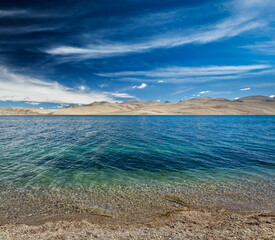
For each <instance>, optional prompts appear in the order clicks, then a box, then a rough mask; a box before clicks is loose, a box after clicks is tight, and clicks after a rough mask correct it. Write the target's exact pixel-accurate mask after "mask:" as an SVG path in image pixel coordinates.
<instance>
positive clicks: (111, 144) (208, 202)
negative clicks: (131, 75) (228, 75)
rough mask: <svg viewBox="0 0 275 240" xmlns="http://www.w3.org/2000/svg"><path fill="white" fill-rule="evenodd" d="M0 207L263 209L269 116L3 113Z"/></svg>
mask: <svg viewBox="0 0 275 240" xmlns="http://www.w3.org/2000/svg"><path fill="white" fill-rule="evenodd" d="M0 169H1V172H0V215H1V216H0V217H1V219H4V220H2V221H3V222H5V221H6V222H24V221H25V220H26V219H28V218H33V216H45V217H46V216H51V215H58V214H60V215H62V214H83V213H85V214H94V215H103V216H111V217H112V218H125V219H135V220H137V219H146V218H150V217H152V216H155V215H156V214H158V213H162V212H164V211H166V210H169V209H174V208H176V207H178V206H177V204H175V203H172V202H170V201H168V200H167V198H166V197H165V196H166V195H170V196H175V197H178V198H181V199H182V200H184V201H185V202H187V203H189V204H190V205H191V206H192V207H195V208H205V207H206V208H227V209H232V210H241V211H269V210H275V208H274V205H275V204H274V203H275V199H274V194H275V187H274V181H275V171H274V170H275V117H274V116H3V117H0Z"/></svg>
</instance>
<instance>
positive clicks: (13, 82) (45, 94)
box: [0, 67, 131, 105]
mask: <svg viewBox="0 0 275 240" xmlns="http://www.w3.org/2000/svg"><path fill="white" fill-rule="evenodd" d="M114 97H115V98H116V97H117V98H128V97H129V98H130V97H131V96H129V95H128V94H125V93H100V92H95V91H90V92H85V93H83V92H81V91H78V90H75V89H71V88H68V87H65V86H63V85H61V84H59V83H57V82H53V81H47V80H44V79H42V80H41V79H37V78H34V77H30V76H26V75H23V74H18V73H14V72H13V71H10V70H9V69H8V68H5V67H0V100H1V101H26V102H29V104H32V105H34V104H36V103H37V102H53V103H74V104H89V103H91V102H94V101H110V102H114V101H115V99H114Z"/></svg>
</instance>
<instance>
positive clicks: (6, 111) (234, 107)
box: [0, 96, 275, 115]
mask: <svg viewBox="0 0 275 240" xmlns="http://www.w3.org/2000/svg"><path fill="white" fill-rule="evenodd" d="M0 115H275V99H274V98H270V97H265V96H248V97H243V98H240V99H238V100H234V101H231V100H228V99H225V98H209V97H200V98H193V99H190V100H187V101H181V102H177V103H169V102H166V103H162V102H159V101H142V100H135V101H125V102H122V103H111V102H94V103H91V104H88V105H85V106H80V105H72V106H70V107H67V108H63V109H38V108H19V107H18V108H16V107H13V108H0Z"/></svg>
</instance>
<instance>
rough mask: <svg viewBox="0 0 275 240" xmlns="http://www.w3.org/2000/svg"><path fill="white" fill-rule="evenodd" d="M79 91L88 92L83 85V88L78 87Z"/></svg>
mask: <svg viewBox="0 0 275 240" xmlns="http://www.w3.org/2000/svg"><path fill="white" fill-rule="evenodd" d="M78 89H79V90H80V91H85V90H86V87H85V86H83V85H81V86H79V87H78Z"/></svg>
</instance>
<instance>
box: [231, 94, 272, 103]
mask: <svg viewBox="0 0 275 240" xmlns="http://www.w3.org/2000/svg"><path fill="white" fill-rule="evenodd" d="M235 102H275V98H271V97H266V96H262V95H254V96H247V97H243V98H239V99H237V100H235Z"/></svg>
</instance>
